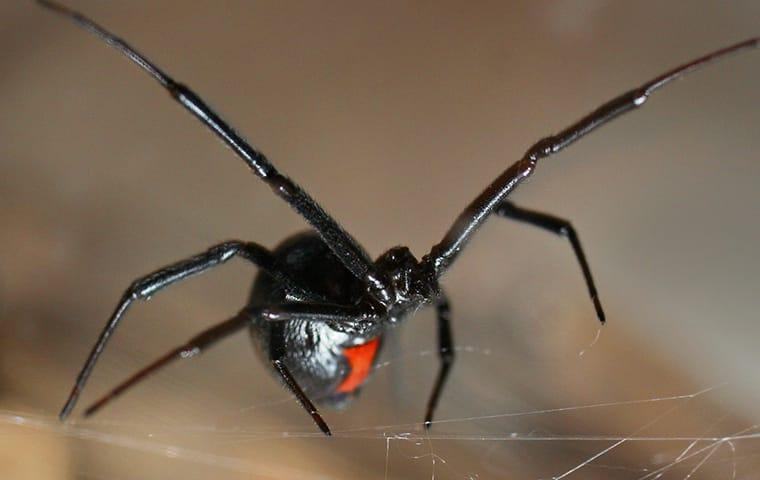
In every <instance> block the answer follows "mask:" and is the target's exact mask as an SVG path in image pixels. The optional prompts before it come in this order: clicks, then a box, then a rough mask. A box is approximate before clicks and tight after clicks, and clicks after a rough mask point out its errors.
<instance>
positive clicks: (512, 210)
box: [494, 200, 606, 323]
mask: <svg viewBox="0 0 760 480" xmlns="http://www.w3.org/2000/svg"><path fill="white" fill-rule="evenodd" d="M494 212H496V214H497V215H500V216H502V217H505V218H510V219H512V220H517V221H518V222H525V223H529V224H531V225H534V226H536V227H540V228H543V229H545V230H548V231H550V232H553V233H556V234H557V235H561V236H563V237H566V238H567V239H568V240H569V241H570V245H571V246H572V247H573V251H574V252H575V257H576V258H577V259H578V263H579V264H580V266H581V270H582V271H583V278H584V279H585V280H586V287H588V293H589V295H590V296H591V301H592V302H594V309H596V315H597V317H598V318H599V321H600V322H602V323H604V322H605V319H606V317H605V315H604V310H603V309H602V303H601V301H599V292H598V291H597V290H596V285H595V284H594V278H593V277H592V276H591V268H589V266H588V262H587V261H586V255H585V253H583V247H581V241H580V239H579V238H578V233H577V232H576V231H575V228H574V227H573V225H572V224H571V223H570V222H569V221H568V220H565V219H563V218H559V217H555V216H554V215H549V214H547V213H542V212H537V211H535V210H528V209H526V208H522V207H518V206H517V205H515V204H514V203H512V202H510V201H506V200H505V201H503V202H502V203H501V205H499V206H498V207H496V209H495V210H494Z"/></svg>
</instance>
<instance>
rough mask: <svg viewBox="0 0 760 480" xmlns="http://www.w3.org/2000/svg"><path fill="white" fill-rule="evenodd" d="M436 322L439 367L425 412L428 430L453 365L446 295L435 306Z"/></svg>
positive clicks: (452, 345)
mask: <svg viewBox="0 0 760 480" xmlns="http://www.w3.org/2000/svg"><path fill="white" fill-rule="evenodd" d="M435 310H436V314H437V322H438V356H439V359H440V362H441V367H440V369H439V370H438V376H437V377H436V379H435V383H434V384H433V391H432V392H430V398H429V399H428V404H427V409H426V412H425V428H426V429H429V428H430V426H431V425H432V424H433V414H434V413H435V407H436V406H437V405H438V399H439V398H440V397H441V392H442V391H443V386H444V385H445V384H446V380H447V379H448V377H449V371H450V370H451V366H452V365H454V342H453V341H452V335H451V307H450V306H449V300H448V298H446V294H445V293H443V292H441V296H440V297H438V299H437V300H436V304H435Z"/></svg>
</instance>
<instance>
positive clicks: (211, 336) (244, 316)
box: [84, 310, 251, 417]
mask: <svg viewBox="0 0 760 480" xmlns="http://www.w3.org/2000/svg"><path fill="white" fill-rule="evenodd" d="M250 322H251V316H250V313H249V312H247V311H245V310H243V311H242V312H240V313H238V314H237V315H235V316H234V317H232V318H230V319H229V320H225V321H224V322H222V323H220V324H218V325H215V326H213V327H211V328H209V329H207V330H204V331H203V332H201V333H200V334H198V335H196V336H194V337H193V338H191V339H190V340H189V341H188V342H187V343H185V344H184V345H182V346H179V347H177V348H175V349H173V350H170V351H169V352H167V353H165V354H164V355H162V356H161V357H159V358H158V359H157V360H156V361H154V362H153V363H151V364H150V365H148V366H146V367H144V368H142V369H140V370H138V371H137V372H136V373H135V374H134V375H132V376H130V377H129V378H127V379H126V380H125V381H124V382H122V383H120V384H119V385H118V386H117V387H116V388H114V389H112V390H111V391H110V392H108V393H107V394H106V395H104V396H102V397H101V398H100V399H98V401H96V402H95V403H93V404H92V405H90V406H89V407H87V410H85V412H84V415H85V417H88V416H90V415H93V414H94V413H95V412H97V411H98V410H100V409H101V408H103V407H104V406H105V405H106V404H108V403H110V402H111V401H112V400H113V399H115V398H116V397H118V396H120V395H121V394H122V393H124V392H125V391H126V390H128V389H129V388H131V387H133V386H135V385H136V384H138V383H139V382H140V381H142V380H144V379H145V378H146V377H147V376H148V375H150V374H152V373H154V372H156V371H158V370H160V369H161V368H163V367H165V366H167V365H168V364H169V363H171V362H173V361H174V360H184V359H188V358H192V357H194V356H196V355H198V354H199V353H201V352H202V351H203V350H205V349H206V348H207V347H209V346H210V345H212V344H214V343H216V342H218V341H219V340H221V339H223V338H225V337H227V336H229V335H231V334H233V333H235V332H237V331H238V330H240V329H242V328H244V327H246V326H248V324H249V323H250Z"/></svg>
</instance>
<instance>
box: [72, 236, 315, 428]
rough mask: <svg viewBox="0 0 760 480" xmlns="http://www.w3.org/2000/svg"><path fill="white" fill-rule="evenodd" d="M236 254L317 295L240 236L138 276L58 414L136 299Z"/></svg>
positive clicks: (300, 293) (77, 391)
mask: <svg viewBox="0 0 760 480" xmlns="http://www.w3.org/2000/svg"><path fill="white" fill-rule="evenodd" d="M236 255H239V256H241V257H242V258H244V259H246V260H248V261H249V262H251V263H253V264H255V265H257V266H258V267H260V268H262V269H263V270H264V271H266V272H267V273H269V274H270V275H272V276H273V277H274V278H275V279H276V280H278V281H279V282H281V283H282V284H283V285H285V286H286V288H287V289H288V290H289V291H291V292H293V294H294V295H295V296H296V297H300V298H307V299H310V298H315V297H314V295H313V294H311V293H309V292H307V291H305V290H303V289H302V288H301V287H299V286H298V285H297V284H296V283H295V282H293V281H292V280H291V279H290V278H289V277H288V275H287V274H285V272H284V271H282V270H281V269H280V268H279V266H278V265H277V262H276V260H275V258H274V257H273V256H272V254H271V253H269V251H267V250H266V249H265V248H264V247H262V246H260V245H257V244H255V243H251V242H241V241H237V240H233V241H228V242H224V243H221V244H218V245H215V246H213V247H211V248H209V249H208V250H206V251H205V252H203V253H201V254H200V255H196V256H193V257H190V258H188V259H185V260H181V261H179V262H176V263H173V264H171V265H168V266H166V267H164V268H161V269H159V270H157V271H155V272H153V273H150V274H148V275H146V276H144V277H142V278H139V279H137V280H135V281H134V282H132V284H131V285H130V286H129V287H128V288H127V290H126V291H125V292H124V294H123V296H122V297H121V300H120V301H119V303H118V305H117V306H116V309H115V310H114V312H113V313H112V314H111V317H110V318H109V319H108V323H106V326H105V327H104V328H103V330H102V331H101V333H100V337H98V340H97V342H95V346H94V347H93V348H92V351H91V352H90V355H89V356H88V357H87V361H86V362H85V364H84V366H83V367H82V370H81V371H80V372H79V375H78V376H77V379H76V382H75V384H74V387H73V388H72V390H71V393H70V394H69V398H68V399H67V400H66V404H65V405H64V406H63V409H62V410H61V413H60V414H59V418H60V419H61V420H65V419H66V417H68V416H69V414H70V413H71V410H72V409H73V408H74V405H75V404H76V402H77V399H78V398H79V394H80V393H81V391H82V389H83V388H84V386H85V383H87V379H88V378H89V376H90V373H92V369H93V367H94V366H95V363H96V362H97V360H98V357H100V354H101V353H102V352H103V349H104V348H105V346H106V343H107V342H108V340H109V338H110V337H111V335H112V334H113V332H114V331H115V330H116V327H117V326H118V324H119V322H120V321H121V319H122V317H123V316H124V314H125V313H126V311H127V309H128V308H129V306H130V305H131V304H132V302H134V301H135V300H146V299H148V298H150V297H151V296H152V295H153V294H155V293H157V292H158V291H160V290H162V289H164V288H166V287H168V286H169V285H172V284H174V283H176V282H179V281H181V280H184V279H186V278H188V277H191V276H193V275H198V274H200V273H203V272H205V271H206V270H208V269H210V268H213V267H216V266H219V265H221V264H222V263H225V262H226V261H228V260H229V259H230V258H232V257H234V256H236Z"/></svg>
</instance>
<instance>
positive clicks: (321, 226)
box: [39, 0, 758, 434]
mask: <svg viewBox="0 0 760 480" xmlns="http://www.w3.org/2000/svg"><path fill="white" fill-rule="evenodd" d="M39 3H40V4H41V5H42V6H44V7H46V8H49V9H51V10H53V11H55V12H57V13H60V14H62V15H64V16H66V17H68V18H70V19H71V20H73V21H74V22H76V23H77V24H79V25H80V26H81V27H83V28H84V29H86V30H88V31H90V32H91V33H93V34H95V35H96V36H98V37H99V38H100V39H101V40H103V41H104V42H105V43H107V44H109V45H111V46H113V47H114V48H116V49H118V50H119V51H120V52H121V53H123V54H124V55H126V56H127V57H128V58H129V59H130V60H132V61H133V62H135V63H136V64H137V65H138V66H139V67H140V68H142V69H143V70H144V71H146V72H147V73H148V74H149V75H150V76H152V77H153V78H154V79H155V80H156V81H157V82H158V83H159V84H160V85H161V86H162V87H164V88H165V89H166V91H167V92H168V93H169V94H170V95H171V96H172V98H173V99H174V100H175V101H177V102H178V103H179V104H180V105H182V106H183V107H185V108H186V109H187V110H188V111H189V112H190V113H191V114H193V115H194V116H195V117H196V118H198V120H200V121H201V123H202V124H203V125H205V126H206V127H207V128H208V129H209V130H211V131H212V132H213V133H214V134H215V135H217V136H218V137H219V138H220V139H221V140H222V141H223V142H224V143H225V144H226V145H227V146H229V147H230V148H231V149H232V150H233V151H234V153H235V154H236V155H237V156H238V157H240V159H242V160H243V161H244V162H245V163H246V164H247V165H248V167H249V168H250V169H251V171H252V172H253V173H254V174H255V175H257V176H258V177H260V178H261V179H262V180H263V181H264V182H266V183H267V184H268V185H269V186H270V187H271V188H272V190H273V191H274V193H275V194H277V195H278V196H279V197H281V198H282V199H283V200H284V201H286V202H287V203H288V204H289V205H290V206H291V207H292V208H293V209H294V210H295V211H296V212H298V213H299V214H300V215H301V216H302V217H303V218H304V219H305V220H306V221H307V222H308V223H309V224H310V225H311V227H312V230H311V231H309V232H306V233H303V234H299V235H296V236H294V237H292V238H290V239H288V240H286V241H285V242H284V243H283V244H281V245H280V246H279V247H277V248H276V249H275V250H274V251H273V252H269V251H268V250H267V249H265V248H264V247H262V246H260V245H257V244H255V243H251V242H242V241H237V240H235V241H228V242H224V243H220V244H218V245H215V246H213V247H211V248H209V249H208V250H206V251H205V252H203V253H201V254H199V255H196V256H193V257H190V258H187V259H185V260H181V261H179V262H176V263H173V264H171V265H169V266H167V267H164V268H162V269H159V270H157V271H155V272H153V273H151V274H149V275H146V276H145V277H142V278H140V279H138V280H136V281H135V282H133V283H132V285H130V287H129V288H127V290H126V292H125V293H124V295H123V297H122V299H121V301H120V302H119V304H118V305H117V307H116V309H115V311H114V312H113V314H112V315H111V317H110V318H109V320H108V323H107V324H106V326H105V328H104V329H103V331H102V332H101V334H100V337H99V338H98V340H97V342H96V344H95V346H94V347H93V349H92V351H91V352H90V355H89V357H88V358H87V361H86V362H85V365H84V366H83V367H82V370H81V371H80V373H79V376H78V377H77V380H76V383H75V385H74V388H73V389H72V391H71V394H70V395H69V398H68V400H67V402H66V404H65V405H64V407H63V409H62V410H61V414H60V417H61V419H65V418H66V417H67V416H68V415H69V413H70V412H71V410H72V409H73V408H74V406H75V404H76V402H77V399H78V398H79V395H80V393H81V391H82V388H83V387H84V385H85V383H86V382H87V379H88V378H89V376H90V373H91V372H92V369H93V367H94V366H95V363H96V362H97V360H98V357H99V356H100V354H101V353H102V351H103V349H104V348H105V345H106V343H107V341H108V339H109V338H110V337H111V335H112V334H113V332H114V331H115V329H116V327H117V325H118V324H119V322H120V320H121V318H122V317H123V315H124V313H125V312H126V311H127V309H128V308H129V306H130V305H131V304H132V302H134V301H135V300H141V299H142V300H144V299H147V298H149V297H150V296H151V295H153V294H155V293H156V292H158V291H159V290H161V289H163V288H165V287H167V286H169V285H171V284H174V283H176V282H178V281H180V280H183V279H185V278H188V277H190V276H193V275H196V274H199V273H202V272H204V271H206V270H208V269H210V268H212V267H215V266H218V265H220V264H222V263H224V262H226V261H227V260H229V259H231V258H232V257H235V256H237V257H240V258H242V259H244V260H247V261H249V262H251V263H253V264H254V265H256V266H257V267H259V268H260V270H261V273H259V275H258V277H257V278H256V281H255V283H254V287H253V290H252V292H251V297H250V301H249V304H248V305H247V306H246V307H245V308H243V310H241V311H240V312H239V313H238V314H237V315H235V316H234V317H232V318H230V319H229V320H227V321H225V322H222V323H220V324H218V325H216V326H214V327H211V328H209V329H208V330H206V331H204V332H202V333H200V334H199V335H197V336H195V337H194V338H192V339H191V340H190V341H188V342H187V343H185V344H184V345H181V346H180V347H178V348H176V349H174V350H172V351H170V352H168V353H166V354H165V355H164V356H162V357H161V358H159V359H158V360H157V361H155V362H153V363H152V364H150V365H148V366H147V367H145V368H144V369H142V370H140V371H139V372H137V373H136V374H134V375H133V376H132V377H130V378H129V379H127V380H126V381H125V382H124V383H122V384H121V385H119V386H118V387H116V388H115V389H114V390H112V391H111V392H110V393H109V394H107V395H106V396H104V397H103V398H101V399H100V400H99V401H97V402H96V403H95V404H93V405H92V406H91V407H90V408H88V409H87V411H86V412H85V413H86V414H91V413H93V412H95V411H96V410H98V409H99V408H101V407H102V406H103V405H105V404H106V403H107V402H109V401H110V400H111V399H113V398H115V397H116V396H118V395H119V394H121V393H122V392H123V391H124V390H126V389H127V388H129V387H130V386H132V385H134V384H136V383H137V382H139V381H140V380H142V379H143V378H145V377H146V376H147V375H149V374H150V373H152V372H154V371H156V370H157V369H159V368H161V367H162V366H164V365H166V364H168V363H169V362H172V361H174V360H177V359H183V358H190V357H192V356H194V355H196V354H198V353H199V352H201V351H202V350H204V349H205V348H207V347H208V346H210V345H211V344H213V343H215V342H217V341H218V340H220V339H221V338H224V337H226V336H228V335H230V334H232V333H235V332H238V331H240V330H242V329H245V328H249V329H250V332H251V336H252V338H253V340H254V343H255V344H256V345H257V347H258V351H259V352H260V354H261V356H262V358H263V360H264V361H265V362H269V363H270V364H271V366H272V371H273V372H274V373H275V375H276V376H277V377H278V378H279V379H280V380H281V381H282V382H283V383H284V384H285V385H286V386H287V388H289V389H290V391H291V392H292V393H293V394H294V395H295V396H296V398H297V399H298V401H299V402H300V404H301V405H302V406H303V408H304V409H305V410H306V411H307V412H308V413H309V414H310V415H311V417H312V419H313V420H314V421H315V422H316V423H317V425H318V426H319V428H320V429H321V430H322V431H323V432H324V433H325V434H330V430H329V428H328V426H327V424H326V423H325V422H324V420H323V419H322V417H321V415H320V414H319V413H318V412H317V409H316V408H315V407H314V405H313V403H312V401H311V400H310V398H314V399H315V400H316V401H319V402H322V403H324V404H327V405H331V406H338V407H339V406H343V405H345V404H346V403H347V402H348V401H350V400H351V398H353V397H354V396H355V395H356V393H357V392H358V391H359V390H360V389H361V387H362V385H363V384H364V382H365V381H366V379H367V377H368V375H369V374H370V372H371V370H372V368H373V366H374V365H375V363H376V361H377V358H378V352H379V350H380V347H381V345H382V337H383V334H384V332H386V331H387V329H388V328H389V327H391V326H393V325H396V324H398V323H399V322H401V321H402V320H403V319H404V318H405V317H407V316H408V315H410V314H411V313H413V312H415V311H416V310H417V309H419V308H420V307H422V306H424V305H427V304H431V305H434V306H435V308H436V311H437V318H438V351H439V354H440V355H439V356H440V360H441V366H440V369H439V371H438V375H437V378H436V380H435V383H434V386H433V391H432V392H431V394H430V397H429V399H428V404H427V410H426V415H425V425H426V426H430V424H431V422H432V418H433V412H434V410H435V407H436V405H437V403H438V399H439V398H440V394H441V391H442V389H443V385H444V384H445V382H446V378H447V376H448V374H449V371H450V368H451V365H452V362H453V360H454V349H453V344H452V339H451V328H450V324H449V313H450V312H449V305H448V302H447V300H446V297H445V295H444V293H443V292H442V290H441V288H440V286H439V284H438V280H439V278H440V277H441V276H442V275H443V274H444V273H445V272H446V270H447V269H448V268H449V267H450V266H451V264H452V263H453V262H454V260H455V259H456V257H457V256H458V254H459V253H460V252H461V250H462V249H463V248H464V246H465V245H466V243H467V241H468V240H469V239H470V238H471V236H472V235H473V234H474V233H475V232H476V231H477V230H478V228H479V227H480V226H481V225H482V224H483V222H485V220H486V219H487V218H489V217H490V216H491V214H494V213H495V214H496V215H498V216H501V217H505V218H510V219H513V220H517V221H521V222H526V223H529V224H532V225H535V226H537V227H540V228H543V229H546V230H549V231H551V232H553V233H556V234H559V235H562V236H565V237H567V238H568V240H569V241H570V244H571V246H572V248H573V250H574V252H575V255H576V257H577V259H578V262H579V264H580V267H581V270H582V272H583V275H584V278H585V281H586V284H587V287H588V290H589V294H590V296H591V299H592V301H593V303H594V308H595V309H596V313H597V316H598V318H599V320H600V321H601V322H604V320H605V317H604V312H603V310H602V306H601V303H600V302H599V296H598V295H597V290H596V287H595V285H594V281H593V279H592V276H591V271H590V269H589V267H588V264H587V262H586V257H585V255H584V252H583V250H582V248H581V245H580V241H579V240H578V236H577V234H576V233H575V230H574V229H573V227H572V225H571V224H570V223H569V222H568V221H566V220H563V219H561V218H557V217H554V216H552V215H547V214H544V213H540V212H535V211H532V210H527V209H524V208H520V207H517V206H516V205H514V204H512V203H511V202H509V201H507V200H506V198H507V196H508V195H509V194H510V193H511V192H512V191H513V190H514V189H515V187H517V185H519V184H520V183H521V182H522V181H523V180H524V179H525V178H527V177H528V176H530V175H531V174H532V173H533V171H534V170H535V168H536V165H537V163H538V161H539V160H540V159H542V158H545V157H548V156H550V155H552V154H554V153H557V152H559V151H560V150H562V149H563V148H565V147H567V146H568V145H570V144H572V143H574V142H575V141H576V140H578V139H580V138H582V137H583V136H585V135H586V134H588V133H590V132H592V131H594V130H596V129H597V128H598V127H600V126H602V125H604V124H606V123H607V122H609V121H611V120H613V119H615V118H617V117H618V116H620V115H622V114H624V113H626V112H629V111H631V110H634V109H636V108H638V107H640V106H642V105H643V104H644V103H645V102H646V101H647V100H648V99H649V97H650V96H651V94H652V93H653V92H655V91H656V90H658V89H659V88H661V87H662V86H664V85H666V84H668V83H670V82H671V81H672V80H675V79H677V78H679V77H681V76H683V75H685V74H686V73H688V72H690V71H693V70H695V69H696V68H698V67H701V66H703V65H705V64H707V63H709V62H711V61H713V60H715V59H718V58H721V57H723V56H726V55H728V54H731V53H734V52H737V51H740V50H744V49H749V48H753V47H756V46H757V45H758V38H752V39H749V40H746V41H744V42H741V43H737V44H735V45H732V46H729V47H726V48H724V49H722V50H718V51H715V52H712V53H710V54H708V55H705V56H703V57H700V58H698V59H696V60H693V61H691V62H689V63H686V64H684V65H681V66H679V67H677V68H675V69H673V70H670V71H668V72H666V73H664V74H662V75H660V76H658V77H656V78H654V79H653V80H650V81H649V82H646V83H644V84H643V85H641V86H639V87H637V88H634V89H633V90H630V91H628V92H626V93H624V94H622V95H620V96H618V97H616V98H614V99H612V100H610V101H609V102H607V103H605V104H603V105H602V106H600V107H599V108H597V109H596V110H594V111H593V112H591V113H590V114H588V115H586V116H585V117H583V118H581V119H580V120H578V121H577V122H575V123H573V124H572V125H570V126H569V127H567V128H566V129H564V130H562V131H561V132H559V133H557V134H555V135H551V136H549V137H546V138H543V139H541V140H540V141H538V142H536V143H535V144H534V145H533V146H532V147H530V148H529V149H528V150H527V152H526V153H525V154H524V155H523V157H522V158H521V159H520V160H518V161H517V162H516V163H514V164H513V165H512V166H510V167H509V168H507V169H506V170H505V171H504V172H503V173H502V174H501V175H500V176H499V177H497V178H496V180H494V181H493V182H492V183H491V184H490V185H489V186H488V187H486V189H485V190H484V191H483V192H482V193H480V194H479V195H478V196H477V197H476V198H475V199H474V200H473V201H472V202H471V203H470V204H469V205H468V206H467V207H466V208H465V209H464V211H463V212H462V213H461V214H460V215H459V217H458V218H457V219H456V220H455V221H454V223H453V225H452V226H451V228H450V229H449V231H448V232H447V233H446V234H445V235H444V237H443V239H442V240H441V241H440V242H439V243H438V244H436V245H435V246H433V248H432V249H431V250H430V252H429V253H428V254H427V255H425V256H424V257H422V259H421V260H419V261H418V260H417V259H416V258H415V257H414V256H413V255H412V253H411V252H410V251H409V250H408V249H407V248H406V247H394V248H392V249H390V250H388V251H387V252H385V253H384V254H382V255H381V256H380V257H379V258H378V259H377V260H375V261H372V260H371V258H370V257H369V255H368V254H367V253H366V252H365V251H364V249H363V248H362V247H361V246H360V245H359V243H358V242H356V240H354V239H353V237H351V236H350V235H349V234H348V233H346V232H345V231H344V230H343V229H342V228H341V227H340V225H339V224H338V223H337V222H336V221H335V220H334V219H333V218H332V217H331V216H330V215H328V214H327V213H326V212H325V211H324V210H323V209H322V208H321V207H320V206H319V204H317V202H316V201H314V200H313V199H312V198H311V197H310V196H309V195H308V194H307V193H306V192H304V191H303V190H302V189H301V188H300V187H299V186H298V185H297V184H296V183H295V182H293V181H292V180H290V179H289V178H288V177H286V176H284V175H282V174H281V173H279V172H278V171H277V169H276V168H275V167H274V166H273V165H272V164H271V163H270V162H269V160H268V159H267V158H266V157H265V156H264V154H262V153H261V152H260V151H258V150H256V149H254V148H253V147H252V146H251V145H250V144H249V143H248V142H247V141H246V140H245V139H244V138H243V137H241V136H240V135H239V134H238V133H237V132H236V131H235V130H234V129H233V128H232V127H231V126H229V125H228V124H227V123H226V122H225V121H224V120H223V119H222V118H221V117H219V115H217V114H216V113H215V112H214V111H213V110H212V109H211V108H210V107H208V105H206V103H205V102H204V101H203V99H201V98H200V97H199V96H198V95H197V94H196V93H194V92H193V91H192V90H191V89H190V88H188V87H187V86H185V85H183V84H181V83H178V82H176V81H175V80H174V79H173V78H171V77H170V76H169V75H167V74H166V73H164V72H163V71H162V70H161V69H160V68H158V67H157V66H156V65H154V64H153V63H152V62H150V60H148V59H147V58H146V57H144V56H142V55H141V54H139V53H138V52H137V51H135V50H134V49H133V48H132V47H131V46H129V45H128V44H127V43H126V42H124V41H123V40H121V39H119V38H118V37H116V36H114V35H113V34H111V33H110V32H108V31H106V30H105V29H103V28H102V27H100V26H99V25H97V24H96V23H94V22H93V21H91V20H90V19H88V18H86V17H85V16H83V15H81V14H80V13H78V12H75V11H73V10H71V9H69V8H67V7H64V6H62V5H59V4H57V3H54V2H50V1H46V0H39ZM307 394H308V396H307Z"/></svg>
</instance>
